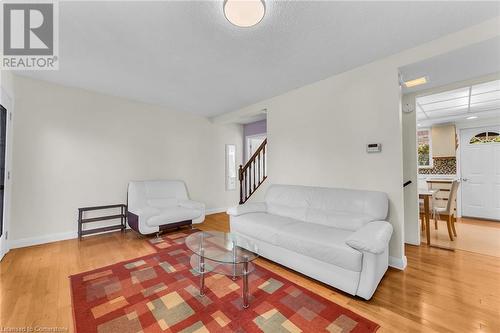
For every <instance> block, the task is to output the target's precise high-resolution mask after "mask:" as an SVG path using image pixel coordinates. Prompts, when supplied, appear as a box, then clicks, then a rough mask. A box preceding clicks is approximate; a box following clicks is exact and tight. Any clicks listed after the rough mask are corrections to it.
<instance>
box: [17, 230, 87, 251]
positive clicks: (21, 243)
mask: <svg viewBox="0 0 500 333" xmlns="http://www.w3.org/2000/svg"><path fill="white" fill-rule="evenodd" d="M77 237H78V234H77V233H76V232H75V231H69V232H61V233H57V234H51V235H44V236H40V237H31V238H22V239H14V240H9V248H10V249H17V248H20V247H26V246H33V245H39V244H45V243H52V242H57V241H62V240H67V239H73V238H77Z"/></svg>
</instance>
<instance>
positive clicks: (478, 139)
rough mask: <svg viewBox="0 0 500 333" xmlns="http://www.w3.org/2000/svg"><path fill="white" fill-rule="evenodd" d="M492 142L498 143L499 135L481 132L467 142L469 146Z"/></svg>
mask: <svg viewBox="0 0 500 333" xmlns="http://www.w3.org/2000/svg"><path fill="white" fill-rule="evenodd" d="M494 142H500V134H498V133H497V132H482V133H479V134H476V135H475V136H473V137H472V139H470V141H469V143H470V144H471V145H475V144H482V143H494Z"/></svg>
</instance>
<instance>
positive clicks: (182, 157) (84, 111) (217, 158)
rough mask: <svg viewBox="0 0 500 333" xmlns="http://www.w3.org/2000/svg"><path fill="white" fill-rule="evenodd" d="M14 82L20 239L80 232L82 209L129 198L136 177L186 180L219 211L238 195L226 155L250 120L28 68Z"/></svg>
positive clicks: (15, 205)
mask: <svg viewBox="0 0 500 333" xmlns="http://www.w3.org/2000/svg"><path fill="white" fill-rule="evenodd" d="M14 89H15V94H16V95H15V102H16V117H15V120H14V148H13V152H14V156H13V175H12V176H13V193H12V223H11V233H10V235H11V236H10V238H11V240H12V244H13V245H14V246H16V244H17V245H18V246H20V245H26V244H31V243H33V242H41V241H44V240H51V239H54V238H56V239H57V238H68V237H69V236H70V235H71V236H74V235H75V232H76V230H77V223H76V219H77V208H78V207H83V206H93V205H103V204H113V203H125V202H126V191H127V183H128V181H130V180H140V179H157V178H166V179H169V178H170V179H183V180H185V181H186V183H187V186H188V189H189V192H190V196H191V198H192V199H194V200H198V201H202V202H205V203H206V205H207V208H208V209H209V210H210V209H215V208H226V207H228V206H230V205H234V204H237V202H238V191H230V192H226V191H225V179H224V175H225V170H224V165H225V164H224V161H225V156H224V155H225V144H226V143H232V144H236V146H237V150H238V151H240V152H241V149H242V141H243V140H242V137H243V133H242V127H241V125H217V124H213V123H211V122H210V121H209V120H208V119H206V118H203V117H199V116H194V115H189V114H185V113H179V112H173V111H169V110H167V109H165V108H160V107H155V106H151V105H146V104H141V103H136V102H132V101H129V100H126V99H122V98H116V97H111V96H106V95H102V94H97V93H93V92H89V91H85V90H81V89H75V88H69V87H64V86H60V85H55V84H51V83H47V82H43V81H36V80H32V79H27V78H24V77H21V76H15V78H14ZM237 156H241V154H238V155H237ZM237 162H238V163H240V162H241V161H237ZM54 235H55V236H54ZM51 237H52V238H51Z"/></svg>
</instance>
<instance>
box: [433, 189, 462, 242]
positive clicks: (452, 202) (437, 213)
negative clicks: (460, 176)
mask: <svg viewBox="0 0 500 333" xmlns="http://www.w3.org/2000/svg"><path fill="white" fill-rule="evenodd" d="M457 191H458V181H456V180H454V181H453V182H452V183H451V188H450V194H449V196H448V202H447V203H446V207H436V205H434V207H433V215H434V223H435V227H436V229H437V221H438V220H441V221H446V226H447V228H448V236H449V237H450V240H453V236H455V237H457V230H456V229H455V220H456V211H455V210H456V207H457V200H456V199H457Z"/></svg>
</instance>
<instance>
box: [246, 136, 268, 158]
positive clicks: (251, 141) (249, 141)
mask: <svg viewBox="0 0 500 333" xmlns="http://www.w3.org/2000/svg"><path fill="white" fill-rule="evenodd" d="M266 137H267V135H266V134H257V135H251V136H247V137H246V152H247V156H246V160H247V161H248V160H249V159H250V157H252V155H253V154H254V153H255V151H257V148H259V147H260V145H261V144H262V142H264V140H265V139H266Z"/></svg>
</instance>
